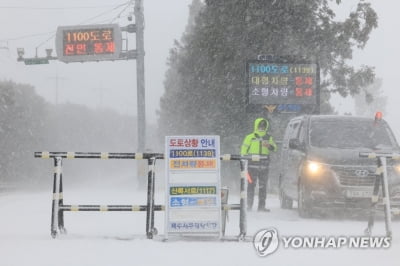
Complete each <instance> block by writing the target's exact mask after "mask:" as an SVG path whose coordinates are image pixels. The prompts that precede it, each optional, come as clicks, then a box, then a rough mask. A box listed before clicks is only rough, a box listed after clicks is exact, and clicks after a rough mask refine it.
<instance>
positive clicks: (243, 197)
mask: <svg viewBox="0 0 400 266" xmlns="http://www.w3.org/2000/svg"><path fill="white" fill-rule="evenodd" d="M247 165H248V161H247V160H240V219H239V228H240V234H239V240H243V239H244V238H245V237H246V233H247V217H246V216H247V209H246V206H247V178H246V175H247Z"/></svg>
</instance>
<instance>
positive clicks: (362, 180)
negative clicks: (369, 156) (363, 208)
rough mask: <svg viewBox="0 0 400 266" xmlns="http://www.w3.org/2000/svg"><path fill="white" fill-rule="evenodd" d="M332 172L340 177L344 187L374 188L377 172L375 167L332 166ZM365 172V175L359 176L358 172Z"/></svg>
mask: <svg viewBox="0 0 400 266" xmlns="http://www.w3.org/2000/svg"><path fill="white" fill-rule="evenodd" d="M332 170H333V171H335V173H336V174H337V175H338V177H339V181H340V184H341V185H342V186H363V187H364V186H365V187H367V186H373V185H374V182H375V170H376V168H373V167H344V166H332ZM360 170H361V171H363V172H364V171H368V173H366V172H364V175H362V176H359V175H357V174H356V172H357V171H358V172H360Z"/></svg>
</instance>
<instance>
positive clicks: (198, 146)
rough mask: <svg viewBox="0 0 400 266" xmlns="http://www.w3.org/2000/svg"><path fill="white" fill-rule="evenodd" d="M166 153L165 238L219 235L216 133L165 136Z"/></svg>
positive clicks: (219, 201)
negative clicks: (214, 134) (212, 134)
mask: <svg viewBox="0 0 400 266" xmlns="http://www.w3.org/2000/svg"><path fill="white" fill-rule="evenodd" d="M165 155H166V156H165V159H166V168H165V169H166V175H165V176H166V193H165V194H166V203H165V206H166V212H165V213H166V215H165V237H166V238H168V235H169V234H171V235H172V234H173V235H181V236H186V235H208V236H217V237H220V236H221V196H220V195H221V192H220V186H221V174H220V143H219V136H167V137H166V138H165Z"/></svg>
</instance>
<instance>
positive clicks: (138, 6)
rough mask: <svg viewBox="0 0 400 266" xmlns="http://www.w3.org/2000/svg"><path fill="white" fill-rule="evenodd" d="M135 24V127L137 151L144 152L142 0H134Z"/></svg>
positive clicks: (144, 106)
mask: <svg viewBox="0 0 400 266" xmlns="http://www.w3.org/2000/svg"><path fill="white" fill-rule="evenodd" d="M134 14H135V24H136V52H137V58H136V75H137V115H138V118H137V124H138V125H137V128H138V136H137V140H138V151H139V152H144V151H145V147H146V105H145V90H144V36H143V35H144V34H143V31H144V14H143V1H142V0H136V1H135V7H134Z"/></svg>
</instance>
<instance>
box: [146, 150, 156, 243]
mask: <svg viewBox="0 0 400 266" xmlns="http://www.w3.org/2000/svg"><path fill="white" fill-rule="evenodd" d="M147 161H148V166H149V172H148V174H147V212H146V235H147V238H148V239H152V238H153V234H154V228H153V227H154V169H153V168H154V163H155V158H149V159H148V160H147Z"/></svg>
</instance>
